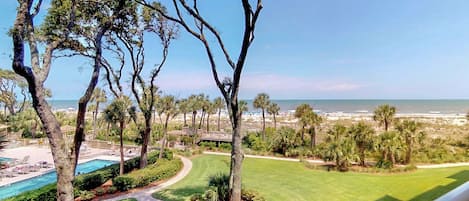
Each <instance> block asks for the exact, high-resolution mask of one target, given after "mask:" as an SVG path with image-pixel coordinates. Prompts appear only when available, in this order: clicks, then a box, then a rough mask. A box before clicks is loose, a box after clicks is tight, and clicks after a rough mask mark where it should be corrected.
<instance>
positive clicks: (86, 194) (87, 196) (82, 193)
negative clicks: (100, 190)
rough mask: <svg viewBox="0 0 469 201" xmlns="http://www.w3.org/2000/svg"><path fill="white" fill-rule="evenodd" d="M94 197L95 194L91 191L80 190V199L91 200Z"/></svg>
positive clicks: (83, 200)
mask: <svg viewBox="0 0 469 201" xmlns="http://www.w3.org/2000/svg"><path fill="white" fill-rule="evenodd" d="M94 197H96V195H95V194H94V193H93V192H91V191H80V200H82V201H90V200H93V198H94Z"/></svg>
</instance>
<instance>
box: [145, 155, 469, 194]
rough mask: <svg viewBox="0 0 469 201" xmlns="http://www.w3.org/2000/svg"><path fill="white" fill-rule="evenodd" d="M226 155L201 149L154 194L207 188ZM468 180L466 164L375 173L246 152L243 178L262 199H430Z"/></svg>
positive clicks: (225, 167) (222, 168)
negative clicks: (177, 177)
mask: <svg viewBox="0 0 469 201" xmlns="http://www.w3.org/2000/svg"><path fill="white" fill-rule="evenodd" d="M228 169H229V157H225V156H213V155H202V156H198V157H196V158H194V159H193V168H192V170H191V172H190V174H189V175H188V176H187V177H186V178H184V179H183V180H182V181H180V182H178V183H177V184H175V185H174V186H171V187H170V188H168V189H167V190H164V191H162V192H158V193H155V194H154V197H156V198H160V199H164V200H166V201H176V200H177V201H179V200H186V199H188V198H189V197H190V196H191V195H192V194H194V193H202V192H204V190H205V189H206V188H207V178H208V176H209V175H213V174H215V173H217V172H223V171H226V172H228ZM468 180H469V167H456V168H439V169H421V170H417V171H415V172H410V173H399V174H388V175H374V174H364V173H351V172H347V173H341V172H326V171H321V170H312V169H308V168H306V167H304V165H303V164H301V163H297V162H288V161H274V160H266V159H252V158H246V159H245V163H244V165H243V184H244V185H245V187H247V188H248V189H254V190H257V191H259V193H260V194H261V195H263V196H264V197H265V198H266V200H269V201H270V200H274V201H275V200H279V201H284V200H298V201H300V200H424V201H427V200H433V199H435V198H438V197H439V196H441V195H443V194H444V193H446V192H448V191H450V190H451V189H454V188H455V187H457V186H459V185H461V184H463V183H464V182H465V181H468Z"/></svg>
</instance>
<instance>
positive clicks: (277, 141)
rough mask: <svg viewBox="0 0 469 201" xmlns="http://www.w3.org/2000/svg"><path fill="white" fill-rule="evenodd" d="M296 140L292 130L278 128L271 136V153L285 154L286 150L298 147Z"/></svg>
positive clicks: (295, 134)
mask: <svg viewBox="0 0 469 201" xmlns="http://www.w3.org/2000/svg"><path fill="white" fill-rule="evenodd" d="M297 138H298V136H297V133H296V132H295V130H294V129H292V128H289V127H282V128H280V129H279V130H278V131H276V132H275V134H274V136H273V139H272V151H274V152H276V153H280V154H285V153H287V151H288V150H290V149H294V148H296V147H297V146H299V145H300V143H299V142H298V140H297Z"/></svg>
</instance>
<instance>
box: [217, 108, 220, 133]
mask: <svg viewBox="0 0 469 201" xmlns="http://www.w3.org/2000/svg"><path fill="white" fill-rule="evenodd" d="M220 117H221V109H218V122H217V124H218V125H217V128H218V131H220V130H221V129H220Z"/></svg>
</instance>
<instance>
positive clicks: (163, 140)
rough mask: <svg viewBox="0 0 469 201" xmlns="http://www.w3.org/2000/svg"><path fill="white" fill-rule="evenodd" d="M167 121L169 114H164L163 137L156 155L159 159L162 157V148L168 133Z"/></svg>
mask: <svg viewBox="0 0 469 201" xmlns="http://www.w3.org/2000/svg"><path fill="white" fill-rule="evenodd" d="M168 121H169V115H167V114H166V119H165V122H164V126H163V139H162V140H161V147H160V153H159V156H158V158H159V159H161V158H163V152H164V148H165V145H166V138H167V135H168Z"/></svg>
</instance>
